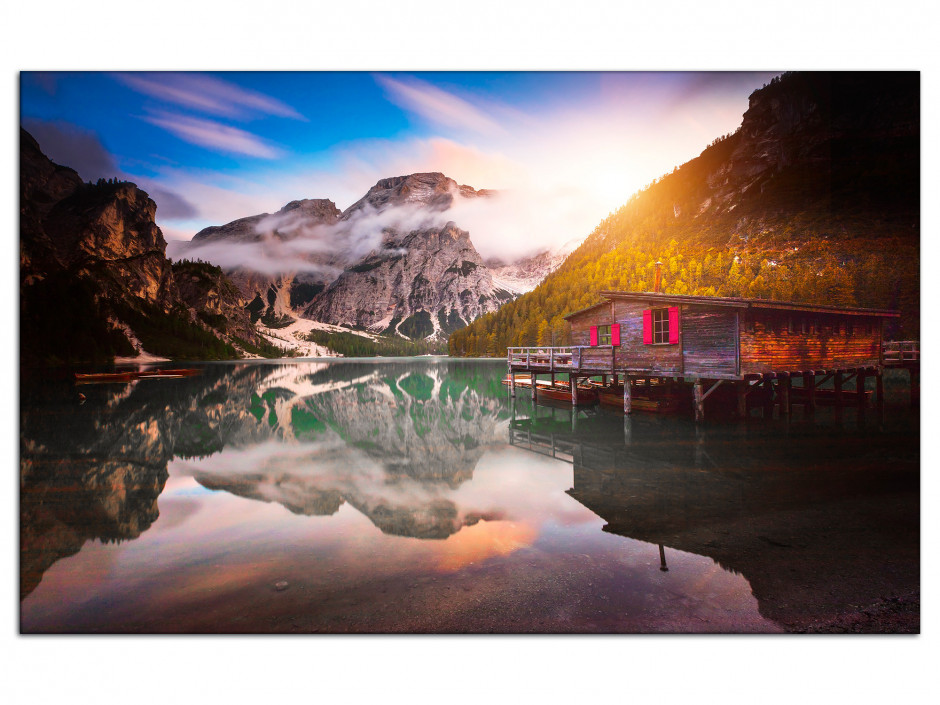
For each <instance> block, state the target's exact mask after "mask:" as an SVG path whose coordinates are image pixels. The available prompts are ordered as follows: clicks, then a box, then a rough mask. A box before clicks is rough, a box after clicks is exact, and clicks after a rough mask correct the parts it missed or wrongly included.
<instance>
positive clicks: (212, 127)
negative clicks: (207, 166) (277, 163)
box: [143, 113, 283, 159]
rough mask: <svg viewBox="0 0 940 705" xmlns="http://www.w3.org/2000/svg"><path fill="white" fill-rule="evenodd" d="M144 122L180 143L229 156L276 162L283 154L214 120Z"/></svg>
mask: <svg viewBox="0 0 940 705" xmlns="http://www.w3.org/2000/svg"><path fill="white" fill-rule="evenodd" d="M143 119H144V120H146V121H147V122H149V123H151V124H152V125H156V126H157V127H162V128H163V129H165V130H167V131H169V132H171V133H173V134H174V135H176V136H177V137H179V138H180V139H181V140H184V141H186V142H189V143H191V144H196V145H199V146H200V147H207V148H209V149H214V150H217V151H221V152H227V153H229V154H246V155H248V156H250V157H259V158H261V159H277V158H278V157H281V156H282V155H283V151H282V150H280V149H278V148H276V147H274V146H272V145H271V144H270V143H268V142H267V141H265V140H263V139H261V138H260V137H258V136H256V135H253V134H251V133H250V132H246V131H245V130H240V129H238V128H237V127H231V126H230V125H223V124H222V123H220V122H216V121H214V120H204V119H202V118H193V117H186V116H184V115H174V114H172V113H157V114H154V115H146V116H144V117H143Z"/></svg>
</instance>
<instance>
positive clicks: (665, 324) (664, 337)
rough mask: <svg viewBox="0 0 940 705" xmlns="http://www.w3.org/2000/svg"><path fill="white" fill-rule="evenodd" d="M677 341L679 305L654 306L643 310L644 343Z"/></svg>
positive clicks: (653, 343) (665, 343) (672, 343)
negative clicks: (667, 306)
mask: <svg viewBox="0 0 940 705" xmlns="http://www.w3.org/2000/svg"><path fill="white" fill-rule="evenodd" d="M678 343H679V307H678V306H670V307H669V308H654V309H650V310H647V311H644V312H643V344H644V345H677V344H678Z"/></svg>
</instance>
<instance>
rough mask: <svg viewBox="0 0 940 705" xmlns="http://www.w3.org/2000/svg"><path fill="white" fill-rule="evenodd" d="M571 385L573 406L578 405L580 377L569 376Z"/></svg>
mask: <svg viewBox="0 0 940 705" xmlns="http://www.w3.org/2000/svg"><path fill="white" fill-rule="evenodd" d="M568 379H569V380H570V385H571V406H575V407H576V406H577V405H578V376H577V375H568Z"/></svg>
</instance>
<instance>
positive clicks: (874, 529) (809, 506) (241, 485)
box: [21, 358, 919, 633]
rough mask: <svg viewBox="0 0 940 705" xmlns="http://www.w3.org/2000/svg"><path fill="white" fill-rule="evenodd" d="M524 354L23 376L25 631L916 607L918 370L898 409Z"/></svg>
mask: <svg viewBox="0 0 940 705" xmlns="http://www.w3.org/2000/svg"><path fill="white" fill-rule="evenodd" d="M504 374H505V362H494V361H455V360H447V359H442V358H430V359H427V358H425V359H420V360H414V359H411V360H401V359H398V360H341V361H336V360H334V361H328V362H326V361H324V362H320V361H317V362H276V363H271V362H254V363H238V364H209V365H205V366H203V368H202V374H200V375H199V376H196V377H190V378H182V379H145V380H139V381H137V382H134V383H119V384H99V385H83V386H82V387H81V388H80V389H78V388H76V387H75V386H73V385H70V384H67V383H53V382H49V383H41V384H40V383H30V382H24V383H23V386H22V407H21V410H22V415H21V418H22V428H21V595H22V598H21V631H23V632H185V633H189V632H225V633H230V632H237V633H242V632H780V631H807V630H809V631H815V630H821V631H916V630H917V629H918V626H919V603H918V600H919V568H918V566H919V531H918V525H919V449H918V445H919V431H918V420H917V417H916V415H913V414H912V413H911V412H910V411H909V410H908V409H907V405H906V403H905V400H906V397H905V396H904V395H905V392H906V390H905V389H904V387H903V385H901V384H899V383H895V384H889V387H888V388H889V391H890V392H891V394H892V398H891V399H889V402H890V405H889V408H888V410H887V413H886V415H885V417H884V418H883V419H882V418H874V417H875V416H877V415H876V414H875V413H874V412H873V411H871V412H869V413H868V414H866V415H865V416H864V418H861V419H860V418H857V414H856V413H855V411H854V410H846V411H845V413H844V414H843V417H842V418H836V417H835V414H834V413H833V411H832V410H831V409H821V410H819V411H818V412H817V415H816V417H815V418H813V419H803V418H802V417H801V416H800V415H799V413H798V414H797V416H795V417H794V419H793V420H791V421H789V422H787V421H785V420H780V419H776V420H770V419H768V420H763V419H762V418H760V415H759V412H757V414H756V415H755V416H754V417H753V418H751V419H750V420H749V421H748V423H746V424H740V423H732V422H729V421H721V420H712V419H709V421H708V422H707V423H705V424H699V425H696V424H695V423H694V422H693V421H692V420H691V419H690V418H687V417H685V416H679V417H657V416H649V415H642V414H634V415H633V416H631V417H629V418H627V419H624V417H623V416H622V414H619V413H618V412H616V411H608V410H606V409H597V408H595V409H585V410H580V411H578V412H577V413H572V411H571V409H566V408H562V409H553V408H549V407H541V406H537V405H533V404H532V402H531V401H530V400H529V399H528V398H527V397H526V394H525V392H524V391H523V392H521V393H520V395H519V396H518V397H517V399H515V400H514V401H513V400H511V399H510V398H509V395H508V390H507V389H506V387H504V386H502V385H501V383H500V380H501V378H502V376H503V375H504ZM889 381H890V380H889ZM78 391H81V392H82V393H83V394H84V395H85V396H86V397H87V398H86V399H85V400H84V401H83V402H81V401H80V400H79V396H78Z"/></svg>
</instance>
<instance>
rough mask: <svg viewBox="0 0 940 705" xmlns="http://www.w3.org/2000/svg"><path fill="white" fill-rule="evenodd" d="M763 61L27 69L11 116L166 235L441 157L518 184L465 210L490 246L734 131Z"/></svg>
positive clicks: (487, 250) (486, 249) (582, 224)
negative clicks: (125, 190)
mask: <svg viewBox="0 0 940 705" xmlns="http://www.w3.org/2000/svg"><path fill="white" fill-rule="evenodd" d="M773 75H774V74H773V73H767V72H763V73H614V72H610V73H607V72H604V73H578V72H571V73H548V72H534V73H532V72H530V73H512V72H434V73H427V72H424V73H411V74H408V73H366V72H314V73H308V72H281V73H276V72H274V73H272V72H222V73H89V72H76V73H36V72H32V73H30V72H27V73H23V74H21V121H22V124H23V125H24V126H25V127H26V128H27V129H28V130H30V131H31V132H32V133H33V134H34V136H35V137H36V138H37V139H38V140H39V142H40V145H41V146H42V148H43V150H44V151H45V152H46V153H47V154H48V155H49V156H50V157H51V158H52V159H53V160H55V161H57V162H59V163H62V164H66V165H68V166H71V167H73V168H75V169H76V170H77V171H78V172H79V173H80V174H81V175H82V177H83V178H85V179H88V180H94V179H97V178H99V177H105V178H108V177H110V176H120V177H122V178H126V179H130V180H132V181H134V182H136V183H137V184H138V185H139V186H141V187H142V188H143V189H145V190H146V191H147V192H148V193H150V195H151V197H152V198H153V199H154V200H155V201H156V203H157V206H158V209H157V222H158V224H159V225H160V226H161V228H163V230H164V234H165V235H166V237H167V239H168V240H173V239H189V238H191V237H192V235H193V234H195V233H196V232H197V231H198V230H199V229H201V228H203V227H205V226H207V225H216V224H220V223H224V222H228V221H230V220H234V219H236V218H240V217H244V216H247V215H253V214H256V213H261V212H274V211H276V210H277V209H279V208H280V207H281V206H282V205H284V204H285V203H287V202H288V201H291V200H294V199H299V198H329V199H331V200H333V201H334V202H335V203H336V204H337V206H338V207H339V208H340V209H344V208H346V207H347V206H349V205H350V204H351V203H353V202H354V201H355V200H357V199H358V198H360V197H361V196H362V195H363V194H364V193H365V192H366V191H367V190H368V189H369V188H370V187H371V186H372V185H373V184H374V183H375V182H376V181H377V180H378V179H380V178H385V177H388V176H397V175H400V174H406V173H413V172H417V171H441V172H443V173H445V174H446V175H448V176H450V177H451V178H454V179H456V180H457V181H458V182H459V183H465V184H469V185H470V186H473V187H474V188H492V189H500V190H503V191H505V192H506V193H509V194H512V195H513V199H514V200H512V201H511V203H510V202H507V203H506V204H504V206H505V207H504V208H503V209H501V210H500V211H498V212H491V213H488V214H487V215H486V216H485V217H484V216H481V217H480V218H478V219H476V220H475V221H473V222H471V223H469V224H468V223H459V225H461V226H462V227H467V226H468V225H471V226H472V227H471V228H470V229H471V238H472V239H473V240H474V242H475V243H476V245H477V247H478V249H480V251H481V253H482V254H483V255H484V256H488V255H491V254H496V253H497V251H506V252H507V253H508V254H520V253H522V252H524V251H528V250H532V249H537V248H538V247H541V246H544V245H551V244H560V243H563V242H566V241H568V240H571V239H572V238H580V237H584V236H585V235H587V234H588V233H589V232H590V231H591V229H593V227H594V226H595V225H596V224H597V223H598V222H599V221H600V220H601V219H602V218H603V217H604V216H605V215H607V213H609V212H610V211H612V210H614V209H616V208H617V207H618V206H620V205H621V204H623V203H625V202H626V201H627V200H628V199H629V197H630V196H631V195H632V194H633V193H634V192H635V191H636V190H638V189H639V188H642V187H643V186H644V185H645V184H646V183H648V182H649V181H651V180H652V179H653V178H655V177H657V176H659V175H661V174H663V173H665V172H667V171H671V170H672V168H673V167H674V166H677V165H679V164H681V163H683V162H685V161H687V160H689V159H691V158H693V157H695V156H697V155H698V154H699V153H700V152H701V150H702V149H703V148H704V147H705V146H706V145H707V144H708V143H709V142H710V141H711V140H713V139H714V138H715V137H718V136H719V135H721V134H724V133H726V132H730V131H732V130H734V129H735V128H736V127H737V126H738V125H739V124H740V121H741V115H742V113H743V112H744V111H745V110H746V109H747V97H748V95H749V94H750V93H751V92H752V91H753V90H755V89H757V88H759V87H760V86H762V85H763V84H764V83H766V82H767V81H768V80H769V79H770V77H771V76H773Z"/></svg>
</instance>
